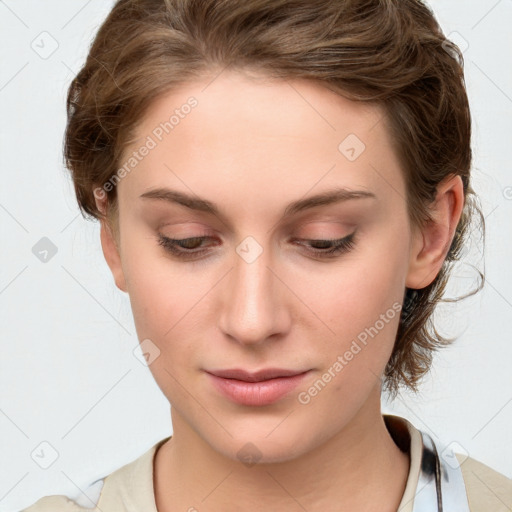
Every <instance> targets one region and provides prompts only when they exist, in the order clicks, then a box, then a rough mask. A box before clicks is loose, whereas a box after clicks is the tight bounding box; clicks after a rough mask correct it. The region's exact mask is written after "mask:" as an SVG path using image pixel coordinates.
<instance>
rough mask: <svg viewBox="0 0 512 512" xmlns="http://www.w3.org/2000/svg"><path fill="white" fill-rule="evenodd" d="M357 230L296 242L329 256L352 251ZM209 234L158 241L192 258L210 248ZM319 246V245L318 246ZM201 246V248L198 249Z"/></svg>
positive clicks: (176, 253)
mask: <svg viewBox="0 0 512 512" xmlns="http://www.w3.org/2000/svg"><path fill="white" fill-rule="evenodd" d="M354 236H355V232H353V233H351V234H350V235H348V236H346V237H344V238H336V239H330V240H306V239H297V240H295V242H296V243H297V244H299V245H305V244H304V242H307V244H306V247H307V250H308V251H309V252H310V253H312V254H313V255H316V256H320V257H326V258H327V257H329V256H331V255H336V254H340V253H343V252H348V251H350V250H351V249H352V248H353V247H354V245H355V241H354ZM211 238H212V237H209V236H196V237H191V238H181V239H176V238H169V237H167V236H164V235H160V234H159V235H158V243H159V244H160V245H161V246H162V247H164V249H165V250H166V251H168V252H170V253H172V254H173V255H175V256H177V257H179V258H187V257H188V258H190V257H198V256H200V255H202V254H204V253H206V252H208V248H202V249H201V246H202V243H203V241H206V240H208V239H211ZM318 246H319V247H318ZM198 248H200V249H199V250H196V249H198Z"/></svg>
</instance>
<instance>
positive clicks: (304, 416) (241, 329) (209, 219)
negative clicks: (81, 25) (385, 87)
mask: <svg viewBox="0 0 512 512" xmlns="http://www.w3.org/2000/svg"><path fill="white" fill-rule="evenodd" d="M213 76H215V74H212V76H211V77H208V78H205V80H204V81H198V82H196V83H192V84H187V85H183V86H182V87H180V88H179V89H176V90H173V91H172V92H171V93H166V94H165V95H164V96H162V97H160V98H159V99H158V100H156V101H155V102H154V103H153V104H152V105H151V108H150V109H149V111H148V112H147V113H146V115H145V117H144V118H143V120H142V122H141V123H140V124H139V126H138V128H137V132H136V135H137V137H138V138H137V141H135V142H134V143H133V144H131V145H130V147H129V148H127V150H126V156H127V157H128V156H129V155H130V153H131V152H133V151H134V150H135V149H137V148H138V147H140V145H141V143H142V142H143V141H144V140H145V139H146V137H147V135H148V134H151V133H152V130H154V128H155V127H156V126H158V125H159V123H161V122H163V121H164V120H166V119H168V118H169V115H170V114H169V113H172V111H174V109H176V108H179V107H180V106H181V105H183V104H184V103H185V102H186V100H187V98H189V97H190V96H194V97H195V98H196V99H197V101H198V105H197V107H195V108H194V109H192V111H191V112H190V114H188V115H187V116H185V117H184V118H183V119H181V120H180V123H179V124H178V125H177V126H176V127H175V128H174V130H173V131H172V132H171V133H169V134H168V135H166V136H164V138H163V140H162V141H161V142H159V144H158V145H157V147H156V148H154V149H152V150H151V151H150V152H149V154H148V155H147V156H145V157H144V158H143V159H142V160H141V161H140V162H139V163H138V164H137V167H136V168H135V169H134V170H132V171H131V172H130V173H129V174H127V175H126V177H124V178H123V179H122V180H121V181H120V182H119V184H118V185H117V188H118V190H117V193H118V198H119V218H118V220H119V231H118V232H114V233H113V232H112V230H111V229H110V227H109V225H108V224H107V223H105V222H102V228H101V241H102V247H103V251H104V255H105V258H106V261H107V263H108V265H109V267H110V269H111V271H112V273H113V276H114V279H115V282H116V285H117V286H118V287H119V288H120V289H121V290H123V291H125V292H127V293H128V294H129V297H130V301H131V305H132V310H133V315H134V320H135V325H136V329H137V334H138V337H139V340H144V339H150V340H151V342H152V343H154V345H156V346H157V347H158V349H159V350H160V355H159V356H158V357H157V358H156V359H155V360H154V361H153V362H152V363H151V364H150V366H149V368H150V370H151V372H152V374H153V376H154V378H155V380H156V382H157V383H158V385H159V387H160V388H161V390H162V392H163V393H164V394H165V396H166V397H167V398H168V400H169V402H170V403H171V404H172V407H171V416H172V426H173V436H172V438H171V439H170V440H169V441H167V442H166V443H165V444H164V445H163V446H162V447H161V448H160V449H159V450H158V452H157V454H156V457H155V461H154V478H155V481H154V485H155V499H156V504H157V508H158V510H159V512H170V511H178V510H180V511H185V510H198V511H199V512H206V511H219V510H222V511H225V512H230V511H235V510H236V511H239V510H245V511H259V510H280V511H285V512H286V511H290V512H292V511H300V510H307V511H308V512H316V511H320V510H322V511H324V510H337V511H340V512H344V511H353V510H359V511H367V512H369V511H380V512H386V511H389V512H391V511H396V509H397V507H398V505H399V503H400V501H401V497H402V495H403V492H404V489H405V484H406V480H407V476H408V471H409V456H408V454H405V453H403V452H401V451H400V450H399V449H398V447H397V446H396V444H395V443H394V441H393V439H392V438H391V436H390V434H389V432H388V431H387V429H386V426H385V424H384V421H383V418H382V414H381V410H380V395H381V380H380V377H381V375H382V373H383V371H384V368H385V366H386V363H387V361H388V359H389V356H390V354H391V352H392V348H393V343H394V339H395V335H396V331H397V328H398V322H399V314H396V315H395V316H394V318H393V319H392V320H390V321H388V323H386V324H385V326H384V327H383V328H382V329H381V330H380V331H379V332H378V334H377V335H376V336H375V337H374V338H372V339H370V341H369V342H368V344H367V345H366V346H365V347H364V348H363V349H362V350H361V351H360V352H359V353H357V355H355V356H354V358H353V359H352V360H351V361H349V362H348V363H347V364H346V365H345V366H344V367H343V370H342V371H341V372H339V373H338V374H337V375H336V377H334V378H332V380H331V381H330V382H329V383H328V384H327V385H326V386H325V387H324V388H323V389H322V390H321V392H320V393H318V394H317V395H316V396H315V397H314V398H312V399H311V401H310V402H309V403H308V404H301V403H299V401H298V399H297V395H298V393H299V392H301V391H304V390H307V389H308V388H309V387H310V386H311V385H312V384H313V383H314V382H315V381H318V379H319V378H321V376H322V375H323V374H324V373H325V372H326V371H327V370H328V368H330V367H332V366H333V364H334V362H335V361H336V360H337V357H338V356H339V355H340V354H344V353H345V352H346V351H347V350H348V349H349V347H350V344H351V342H352V341H353V340H354V339H356V338H357V336H358V334H360V333H361V332H363V331H364V330H365V328H368V327H370V326H373V325H375V323H376V321H377V320H378V319H379V318H380V315H381V314H384V313H386V311H389V310H390V309H392V305H393V304H394V303H399V304H401V303H402V300H403V294H404V290H405V287H406V286H408V287H410V288H423V287H424V286H427V285H428V284H429V283H430V282H432V281H433V279H434V278H435V276H436V275H437V273H438V272H439V270H440V268H441V265H442V263H443V260H444V258H445V257H446V254H447V251H448V249H449V246H450V242H451V240H452V238H453V235H454V232H455V228H456V225H457V223H458V220H459V218H460V214H461V211H462V207H463V202H464V196H463V187H462V181H461V179H460V177H450V178H448V179H446V180H445V181H444V182H443V183H441V184H440V185H439V187H438V196H437V200H436V202H435V203H434V204H433V205H432V215H433V218H434V221H433V222H432V223H429V224H428V225H426V226H424V227H423V228H422V229H416V228H413V227H412V226H411V224H410V221H409V218H408V215H407V209H406V201H405V197H406V190H405V182H404V179H403V174H402V170H401V168H400V165H399V162H398V160H397V157H396V154H395V152H394V150H393V148H392V147H391V145H390V140H389V137H388V129H387V127H386V124H385V118H384V117H383V111H382V110H381V109H380V108H379V107H377V106H369V105H366V104H360V103H355V102H352V101H349V100H347V99H345V98H341V97H340V96H338V95H336V94H334V93H333V92H332V91H329V90H328V89H326V88H324V87H323V86H322V85H320V84H318V83H315V82H310V81H306V80H293V81H289V82H286V81H269V80H268V79H267V80H265V79H263V78H264V77H260V78H257V77H256V75H252V76H249V75H247V74H242V73H241V72H236V71H223V72H222V73H221V74H220V75H218V76H217V78H215V80H213V81H212V79H213ZM351 133H352V134H356V135H357V137H358V138H359V139H360V140H361V141H363V142H364V144H365V145H366V148H365V150H364V151H363V152H362V153H361V154H360V156H359V157H358V158H357V159H356V160H354V161H349V160H348V159H347V158H346V157H345V156H344V154H342V153H341V152H340V151H339V150H338V146H339V144H340V142H342V141H343V140H344V139H345V137H347V135H348V134H351ZM155 187H168V188H171V189H173V190H178V191H181V192H185V193H189V194H192V195H196V196H200V197H202V198H205V199H207V200H209V201H212V202H214V203H216V204H217V205H218V208H219V210H220V213H221V216H216V215H211V214H207V213H204V212H197V211H193V210H190V209H188V208H186V207H183V206H179V205H176V204H171V203H170V202H166V201H164V200H158V199H147V198H140V195H141V194H143V193H145V192H147V191H148V190H150V189H152V188H155ZM333 187H346V188H349V189H352V190H364V191H370V192H372V193H374V194H375V196H376V198H364V199H352V200H348V201H344V202H341V203H337V204H331V205H324V206H319V207H316V208H314V209H312V210H306V211H304V212H301V213H299V214H297V215H295V216H292V217H290V218H287V219H285V220H284V219H283V218H282V214H283V212H284V209H285V207H286V205H287V204H288V203H290V202H292V201H295V200H297V199H302V198H304V197H306V196H311V195H313V194H317V193H319V192H323V191H326V190H329V189H331V188H333ZM97 201H98V206H99V207H100V208H104V207H105V203H104V202H102V201H101V200H99V199H98V200H97ZM354 230H356V231H357V232H356V242H355V245H354V247H353V248H352V249H351V250H350V251H348V252H346V253H341V254H339V255H338V256H336V257H334V258H323V259H322V258H321V257H319V256H316V255H314V254H313V252H312V250H311V246H310V247H309V249H308V246H307V244H306V245H302V246H300V245H297V244H294V243H292V241H291V240H292V238H295V239H297V238H300V239H303V240H314V239H336V238H342V237H345V236H347V235H349V234H350V233H352V232H353V231H354ZM158 233H162V234H164V235H165V236H168V237H174V238H180V239H184V238H190V237H200V236H211V237H212V239H207V240H206V241H204V242H203V245H202V246H201V247H200V248H206V249H207V251H208V252H207V253H206V254H205V255H203V256H201V257H199V258H198V259H196V260H195V261H193V260H192V261H187V260H180V259H179V258H177V257H176V256H173V255H171V254H169V253H168V252H166V250H165V249H164V248H163V247H162V246H161V245H159V244H158ZM248 236H250V237H253V238H254V239H255V240H256V241H257V244H259V246H260V247H261V249H262V253H261V254H260V255H259V256H258V257H257V258H256V259H255V261H253V262H252V263H248V262H247V261H245V260H244V259H243V258H242V257H241V256H239V254H238V253H237V252H236V249H237V247H238V246H239V244H241V242H242V241H243V240H244V239H245V238H246V237H248ZM191 247H195V246H191ZM313 247H314V246H313ZM317 247H318V246H317ZM268 367H282V368H291V369H296V370H299V369H300V370H308V369H309V370H311V373H310V374H309V375H308V378H307V379H306V381H305V382H304V383H303V384H301V386H300V387H299V388H297V389H296V390H294V391H293V392H292V393H290V394H289V395H287V396H286V397H285V398H283V399H281V400H279V401H277V402H275V403H273V404H271V405H267V406H244V405H239V404H236V403H233V402H231V401H230V400H229V399H228V398H226V397H225V396H223V395H221V394H220V393H219V392H218V391H216V389H214V388H213V387H212V385H211V383H210V381H209V379H208V376H207V375H206V374H205V372H204V370H205V369H210V370H211V369H223V368H224V369H226V368H245V369H248V370H253V371H254V370H258V369H260V368H268ZM249 442H250V443H252V444H253V445H255V446H256V447H257V449H258V451H259V454H260V456H261V458H260V460H259V462H258V464H256V465H253V466H248V465H246V464H243V463H242V462H241V461H240V460H239V458H238V456H237V453H238V451H239V450H240V449H241V448H242V447H244V446H245V445H246V444H247V443H249ZM191 507H195V508H191Z"/></svg>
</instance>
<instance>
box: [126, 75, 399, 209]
mask: <svg viewBox="0 0 512 512" xmlns="http://www.w3.org/2000/svg"><path fill="white" fill-rule="evenodd" d="M191 98H192V99H191ZM191 105H193V106H191ZM135 135H136V140H135V141H134V142H133V143H131V144H130V146H129V147H128V148H127V150H126V151H125V154H124V155H123V160H124V161H123V162H122V163H121V165H122V164H123V163H126V161H127V160H128V159H129V158H130V155H132V153H133V152H137V151H138V150H139V149H140V148H141V147H142V146H143V145H148V141H149V140H150V139H151V141H152V142H151V144H150V145H151V146H152V149H151V150H150V151H145V156H144V157H142V158H140V157H139V159H138V160H137V163H136V165H135V166H134V168H133V170H131V171H130V172H129V175H127V177H126V178H125V179H123V180H122V181H121V182H120V183H119V188H120V189H124V193H126V194H128V195H130V196H133V198H135V197H138V196H140V194H142V193H143V192H145V191H147V190H148V189H150V188H153V187H158V186H161V187H164V186H168V187H172V188H175V189H176V188H178V189H180V190H183V191H186V192H189V193H196V194H198V195H200V196H203V197H215V198H218V201H219V202H221V203H222V201H223V199H224V201H226V200H230V201H231V202H232V201H235V200H236V199H237V197H233V194H236V195H237V196H238V197H239V199H240V200H241V201H242V202H244V204H245V205H249V204H250V203H252V202H254V201H256V200H257V198H260V199H261V198H262V194H264V197H265V200H266V201H267V203H269V204H270V203H272V202H276V204H277V203H279V204H282V203H283V201H284V200H285V198H286V196H289V197H290V198H291V199H292V198H297V197H300V196H304V195H305V194H307V192H308V191H309V190H312V191H313V189H314V192H319V191H321V190H322V189H325V188H328V187H332V186H338V187H339V186H343V187H347V188H354V189H367V190H374V191H375V190H378V189H383V185H385V183H388V185H387V186H388V188H389V186H390V185H391V189H395V191H397V190H400V189H401V188H403V183H402V180H401V172H400V168H399V165H398V162H397V159H396V156H395V154H394V151H393V149H392V148H391V145H390V140H389V135H388V131H387V128H386V124H385V117H384V110H383V108H382V107H380V106H376V105H370V104H368V103H362V102H354V101H351V100H348V99H346V98H343V97H341V96H340V95H338V94H336V93H335V92H333V91H331V90H329V89H328V88H326V87H324V86H323V85H321V84H319V83H317V82H313V81H309V80H303V79H300V80H269V79H268V78H267V77H265V76H263V75H259V76H258V75H251V76H248V75H246V74H245V73H244V74H242V73H240V72H235V71H229V70H224V71H222V72H221V73H220V74H218V75H217V76H215V75H214V76H210V77H208V78H205V79H204V80H201V81H197V82H193V83H189V84H186V85H181V86H180V87H179V88H177V89H175V90H173V91H171V92H169V93H166V94H164V95H162V96H161V97H159V98H158V99H157V100H155V101H154V102H153V103H152V104H151V105H150V108H149V109H148V110H147V112H146V114H145V116H144V117H143V119H142V120H141V122H140V123H139V125H138V126H137V129H136V132H135ZM384 192H386V191H385V190H384ZM389 192H390V190H388V191H387V193H389Z"/></svg>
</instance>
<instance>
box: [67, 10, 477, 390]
mask: <svg viewBox="0 0 512 512" xmlns="http://www.w3.org/2000/svg"><path fill="white" fill-rule="evenodd" d="M222 68H233V69H237V70H257V71H261V72H263V73H264V74H265V75H266V76H268V77H272V78H277V79H293V78H302V79H311V80H315V81H317V82H319V83H321V84H323V85H324V86H325V87H328V88H329V89H331V90H332V91H335V92H337V93H338V94H340V95H342V96H344V97H346V98H348V99H352V100H355V101H365V102H370V103H376V104H379V105H382V106H383V107H384V110H385V112H386V119H385V120H386V122H387V124H388V127H389V130H390V132H391V135H392V139H393V142H394V145H395V150H396V152H397V155H398V157H399V159H400V162H401V165H402V169H403V172H404V178H405V180H406V185H407V203H408V210H409V216H410V219H411V223H412V224H413V225H416V226H421V225H422V224H423V223H424V222H428V220H429V218H430V217H429V205H430V204H431V202H432V201H433V200H434V198H435V194H436V187H437V185H438V184H439V183H440V182H441V181H442V180H443V179H444V178H446V177H448V176H450V175H453V174H456V175H460V176H461V178H462V182H463V185H464V195H465V206H464V210H463V213H462V216H461V219H460V222H459V224H458V226H457V230H456V234H455V236H454V238H453V241H452V244H451V247H450V250H449V253H448V255H447V257H446V259H445V261H444V263H443V266H442V268H441V270H440V272H439V273H438V275H437V276H436V278H435V280H434V281H433V282H432V283H431V284H430V285H429V286H427V287H425V288H423V289H420V290H409V289H406V290H405V296H404V307H403V309H402V312H401V321H400V325H399V329H398V333H397V337H396V341H395V346H394V350H393V353H392V355H391V358H390V360H389V362H388V364H387V366H386V369H385V372H384V378H385V380H384V384H385V387H386V389H387V391H389V392H391V394H392V395H393V396H395V395H396V393H397V392H398V388H399V385H400V384H405V385H406V386H407V387H409V388H410V389H411V390H413V391H417V384H418V382H419V380H420V378H421V377H422V376H423V375H424V374H426V373H427V372H428V370H429V368H430V366H431V363H432V356H433V352H434V351H435V350H437V349H438V348H440V347H441V346H444V345H448V344H449V343H450V342H452V341H453V339H451V338H450V339H449V338H444V337H443V336H442V335H440V334H439V333H438V331H437V330H436V328H435V326H434V324H433V322H432V314H433V312H434V308H435V306H436V305H437V304H438V303H439V302H440V301H441V300H444V299H442V295H443V293H444V290H445V287H446V284H447V280H448V276H449V274H450V271H451V266H452V264H453V263H454V262H455V261H457V260H459V259H460V256H461V250H462V248H463V246H465V240H466V238H467V236H468V232H469V226H470V223H471V219H472V218H473V216H474V214H475V213H477V214H478V217H479V219H480V222H481V225H482V226H483V228H484V229H483V231H485V223H484V219H483V216H482V213H481V210H480V208H479V207H478V205H477V202H476V201H475V199H476V197H475V196H474V191H473V189H472V187H471V185H470V167H471V157H472V153H471V147H470V138H471V118H470V111H469V105H468V98H467V94H466V90H465V83H464V75H463V57H462V54H461V52H460V50H459V49H458V47H457V46H456V45H454V44H453V43H452V42H450V41H449V40H447V39H446V38H445V36H444V35H443V33H442V31H441V29H440V27H439V25H438V23H437V21H436V20H435V18H434V15H433V13H432V11H431V10H430V8H428V7H427V6H426V5H425V4H424V3H422V2H421V1H420V0H248V1H242V0H118V1H117V2H116V4H115V5H114V7H113V9H112V11H111V12H110V14H109V15H108V17H107V18H106V20H105V21H104V22H103V24H102V26H101V27H100V29H99V31H98V32H97V34H96V37H95V39H94V41H93V44H92V45H91V48H90V51H89V54H88V56H87V60H86V63H85V65H84V66H83V68H82V69H81V70H80V72H79V73H78V75H77V76H76V78H75V79H74V80H73V81H72V83H71V85H70V87H69V91H68V98H67V111H68V124H67V128H66V134H65V145H64V154H65V160H66V165H67V167H68V169H69V170H70V171H71V174H72V178H73V181H74V186H75V191H76V196H77V200H78V203H79V206H80V210H81V212H82V214H83V215H84V216H85V215H89V216H92V217H94V218H106V220H108V221H109V222H110V223H111V225H114V223H115V219H116V206H117V202H116V189H115V187H113V188H112V189H111V190H110V191H109V192H108V194H107V198H108V201H107V205H108V209H107V212H106V216H104V215H103V213H102V212H100V211H99V210H98V209H97V207H96V204H95V197H94V192H93V190H94V189H95V187H97V186H101V185H102V184H105V183H106V182H107V181H109V180H110V179H111V178H112V176H113V175H114V174H115V173H116V170H117V169H118V166H119V165H120V158H121V155H122V154H123V149H124V148H125V147H126V145H127V144H129V143H130V141H131V140H132V138H133V134H134V130H135V128H136V126H137V123H138V122H140V121H141V119H142V118H143V116H144V113H145V112H146V110H147V108H148V106H149V105H150V104H151V103H152V102H153V101H154V100H155V99H156V98H157V97H158V96H160V95H162V94H164V93H165V92H167V91H170V90H172V89H173V88H175V87H177V86H178V85H181V84H184V83H186V82H191V81H194V79H199V78H200V79H204V78H205V76H206V75H208V74H212V76H213V73H214V72H218V70H221V69H222ZM482 234H483V233H482ZM478 273H479V275H480V278H481V284H480V286H479V287H478V288H477V289H476V290H474V291H473V292H471V293H469V294H468V295H472V294H474V293H476V292H477V291H478V290H480V289H481V288H482V286H483V275H482V273H481V272H480V271H478ZM468 295H466V296H468Z"/></svg>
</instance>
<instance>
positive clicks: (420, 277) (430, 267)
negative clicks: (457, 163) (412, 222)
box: [405, 175, 464, 289]
mask: <svg viewBox="0 0 512 512" xmlns="http://www.w3.org/2000/svg"><path fill="white" fill-rule="evenodd" d="M463 208H464V186H463V183H462V179H461V177H460V176H458V175H456V176H453V175H450V176H448V177H447V178H445V179H444V180H443V181H442V182H441V183H440V184H439V185H438V187H437V195H436V200H435V202H434V204H433V205H432V207H431V210H430V215H431V217H432V221H429V222H427V223H426V224H425V225H424V226H423V227H422V228H417V229H416V230H415V232H414V235H413V241H412V244H411V253H410V260H409V271H408V274H407V279H406V283H405V285H406V287H408V288H413V289H421V288H425V287H426V286H428V285H429V284H430V283H432V281H434V279H435V278H436V276H437V275H438V273H439V271H440V270H441V267H442V265H443V262H444V260H445V258H446V255H447V254H448V251H449V249H450V246H451V244H452V240H453V237H454V235H455V230H456V228H457V225H458V223H459V220H460V216H461V214H462V210H463Z"/></svg>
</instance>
